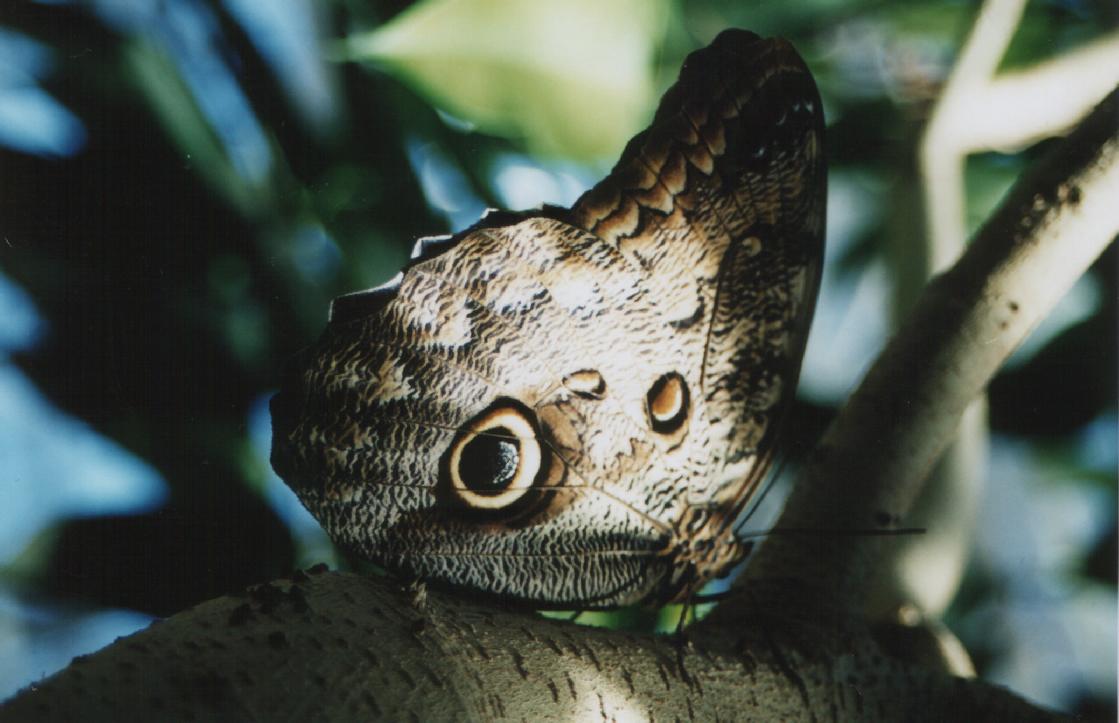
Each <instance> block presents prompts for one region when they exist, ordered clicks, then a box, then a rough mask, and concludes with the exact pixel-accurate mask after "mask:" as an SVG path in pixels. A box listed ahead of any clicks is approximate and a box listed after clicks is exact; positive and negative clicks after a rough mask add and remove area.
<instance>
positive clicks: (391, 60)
mask: <svg viewBox="0 0 1119 723" xmlns="http://www.w3.org/2000/svg"><path fill="white" fill-rule="evenodd" d="M665 16H666V6H665V3H664V2H663V0H654V1H652V2H650V1H649V0H611V1H610V2H603V1H602V0H425V1H424V2H420V3H417V4H416V5H414V6H413V7H411V8H410V9H408V10H407V11H405V12H403V13H401V14H400V15H399V16H397V17H396V18H394V19H393V20H392V21H391V22H389V23H388V24H386V25H384V26H382V27H380V28H378V29H376V30H374V31H372V32H370V33H366V34H362V35H357V36H353V37H351V38H349V41H348V44H347V48H348V53H349V55H350V57H352V58H355V59H358V60H362V61H368V62H372V63H374V64H375V65H376V66H377V67H380V68H382V69H384V70H386V71H387V72H390V73H393V74H394V75H397V76H398V77H399V78H401V79H402V80H404V81H405V82H406V83H408V84H410V85H411V86H413V87H414V88H415V89H416V90H417V91H419V92H420V93H422V94H424V95H425V96H426V97H428V98H429V99H430V100H431V101H432V102H433V103H434V104H435V105H437V106H440V107H441V108H442V109H443V110H445V111H447V112H448V113H450V114H452V115H455V116H459V117H461V118H463V119H465V120H467V121H469V122H471V123H474V124H476V125H477V127H478V128H479V129H481V130H483V131H486V132H489V133H493V134H497V135H502V136H506V137H511V138H516V139H520V140H522V141H523V142H524V143H525V144H526V145H527V146H528V147H529V148H530V149H532V150H534V151H536V152H539V153H544V154H549V155H563V156H570V157H575V158H583V159H597V158H603V157H608V156H611V155H614V154H617V153H618V152H619V151H620V150H621V148H622V146H623V145H624V144H625V141H626V140H627V139H628V138H629V137H630V136H631V135H633V133H634V132H636V131H637V130H639V129H640V127H641V126H642V125H644V123H645V122H646V121H647V120H648V115H649V112H650V109H651V107H652V102H653V100H654V92H655V91H654V88H653V62H652V61H653V54H654V50H655V48H656V46H657V45H658V43H659V41H660V38H661V36H662V34H663V28H664V19H665ZM467 28H469V30H467Z"/></svg>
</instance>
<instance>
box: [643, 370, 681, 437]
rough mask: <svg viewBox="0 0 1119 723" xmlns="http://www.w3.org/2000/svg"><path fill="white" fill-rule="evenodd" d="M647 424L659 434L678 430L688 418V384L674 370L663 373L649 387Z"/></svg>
mask: <svg viewBox="0 0 1119 723" xmlns="http://www.w3.org/2000/svg"><path fill="white" fill-rule="evenodd" d="M645 401H646V407H647V408H648V412H649V425H650V426H651V427H652V428H653V431H654V432H657V433H659V434H673V433H674V432H677V431H679V430H680V429H681V428H682V427H683V426H684V422H686V421H687V419H688V411H689V405H690V399H689V397H688V385H687V382H685V381H684V378H683V377H682V376H680V375H679V374H677V373H676V372H670V373H668V374H665V375H664V376H662V377H661V378H660V379H657V381H655V382H653V386H652V387H650V388H649V394H648V395H647V396H646V399H645Z"/></svg>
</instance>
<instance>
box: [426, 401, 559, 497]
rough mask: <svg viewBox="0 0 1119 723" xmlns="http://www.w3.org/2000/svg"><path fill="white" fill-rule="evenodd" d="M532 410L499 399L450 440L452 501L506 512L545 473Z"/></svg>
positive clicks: (447, 472) (448, 464)
mask: <svg viewBox="0 0 1119 723" xmlns="http://www.w3.org/2000/svg"><path fill="white" fill-rule="evenodd" d="M547 467H548V465H547V464H546V463H545V456H544V454H543V449H542V447H541V443H540V439H539V432H538V430H537V428H536V423H535V421H534V419H533V418H532V417H531V412H529V411H528V410H527V409H525V408H524V407H523V405H520V404H519V403H517V402H514V401H513V400H499V401H498V402H497V403H495V404H494V405H493V406H491V407H490V408H489V409H487V410H485V411H483V412H482V413H481V414H479V415H478V416H476V417H475V418H474V419H473V420H471V421H470V422H468V423H467V424H465V425H464V426H463V427H462V428H461V430H460V431H459V433H458V435H457V436H456V437H455V439H454V441H453V442H451V447H450V450H449V453H448V455H447V457H446V467H445V475H446V478H447V480H446V481H447V483H448V484H447V487H448V488H449V490H450V495H451V499H452V500H453V501H455V502H456V503H458V504H459V505H462V506H463V507H466V508H467V509H470V510H477V511H488V512H496V511H506V510H508V509H509V508H510V507H511V506H512V505H513V504H514V503H517V502H519V501H521V499H522V498H524V497H525V495H526V494H527V493H528V492H529V490H531V489H532V488H533V486H534V485H535V484H536V483H537V482H538V480H540V479H541V478H543V477H546V476H547Z"/></svg>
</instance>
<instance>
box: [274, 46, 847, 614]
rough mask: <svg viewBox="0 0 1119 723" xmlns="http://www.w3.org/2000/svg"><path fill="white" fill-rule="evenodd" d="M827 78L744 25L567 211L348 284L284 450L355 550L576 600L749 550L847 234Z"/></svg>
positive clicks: (542, 601)
mask: <svg viewBox="0 0 1119 723" xmlns="http://www.w3.org/2000/svg"><path fill="white" fill-rule="evenodd" d="M823 141H824V121H823V111H822V108H821V103H820V97H819V93H818V91H817V89H816V86H815V83H814V81H813V79H812V76H811V74H810V72H809V70H808V68H807V67H806V65H805V63H804V61H803V60H802V59H801V58H800V57H799V55H798V54H797V53H796V51H795V50H794V49H793V48H792V46H791V45H790V44H789V43H788V42H786V41H784V40H780V39H762V38H759V37H758V36H756V35H754V34H752V33H749V32H747V31H743V30H727V31H725V32H723V33H721V34H720V35H719V36H718V37H717V38H716V39H715V40H714V41H713V42H712V44H711V45H710V46H708V47H706V48H704V49H701V50H698V51H696V52H694V53H692V54H691V55H689V56H688V58H687V59H686V61H685V63H684V65H683V68H682V69H681V71H680V75H679V78H678V80H677V81H676V83H675V84H674V85H673V86H672V87H671V88H670V89H669V90H668V91H667V92H666V93H665V95H664V96H663V98H662V99H661V102H660V105H659V107H658V109H657V111H656V114H655V116H654V118H653V121H652V124H651V125H650V127H649V128H648V129H646V130H645V131H643V132H642V133H640V134H638V135H637V136H636V137H634V138H633V139H632V140H631V141H630V143H629V144H628V145H627V146H626V148H625V150H624V152H623V153H622V155H621V158H620V160H619V161H618V163H617V165H616V166H615V167H614V169H613V170H612V171H611V172H610V174H609V175H608V176H607V177H606V178H605V179H604V180H603V181H601V182H600V183H599V184H598V185H596V186H594V187H593V188H592V189H591V190H589V191H587V192H586V193H585V194H584V195H583V196H582V197H580V198H579V199H578V200H577V201H576V202H575V204H574V205H573V206H572V207H571V208H570V209H567V208H558V207H544V208H542V209H539V210H535V211H530V212H519V213H511V212H494V213H488V214H487V215H485V216H484V217H483V218H482V219H481V220H480V221H479V222H478V223H476V224H475V225H473V226H471V227H470V228H468V229H466V230H465V231H463V232H461V233H458V234H455V235H453V236H449V237H441V238H433V239H421V240H420V241H419V242H418V243H417V245H416V248H415V250H414V252H413V256H412V260H411V261H410V262H409V264H408V265H407V266H406V268H405V269H404V270H403V271H402V272H401V273H400V274H398V275H397V277H396V278H395V279H394V280H393V281H391V282H389V283H388V284H386V285H383V286H381V287H378V288H375V289H370V290H367V291H361V292H357V293H353V294H348V295H345V296H342V297H339V298H337V299H335V301H334V302H333V304H332V306H331V315H330V320H329V322H328V324H327V327H326V329H325V331H324V332H323V334H322V336H321V338H320V339H319V340H318V342H317V343H316V344H314V345H313V346H312V347H310V348H308V349H306V350H304V352H302V353H301V354H300V355H299V356H298V357H297V358H296V359H295V360H293V362H292V363H291V364H290V365H289V368H288V371H287V372H286V373H285V379H284V381H283V383H282V385H281V390H280V392H279V394H278V395H277V396H276V397H274V398H273V401H272V405H271V409H272V416H273V430H274V432H273V448H272V464H273V466H274V468H275V469H276V471H277V473H278V474H279V475H280V476H281V477H283V479H284V480H285V481H286V482H287V484H288V485H289V486H291V487H292V489H294V490H295V492H296V493H297V494H298V496H299V498H300V499H301V500H302V502H303V503H304V504H305V505H306V506H307V508H308V509H309V510H310V511H311V512H312V513H313V514H314V515H315V517H316V518H317V519H318V520H319V521H320V522H321V523H322V525H323V527H324V528H325V529H326V530H327V532H328V533H329V534H330V535H331V536H332V538H333V539H334V540H335V541H336V542H337V543H338V544H340V545H341V546H343V547H344V548H347V549H349V550H351V551H353V552H355V553H356V554H357V555H359V556H361V557H363V558H366V559H368V560H371V561H373V562H375V563H377V564H379V565H381V566H383V567H385V568H387V569H389V570H393V571H396V572H399V573H402V574H404V575H407V576H411V577H414V578H418V579H421V580H426V581H430V582H433V583H438V584H444V585H449V586H453V587H458V588H462V589H468V590H472V591H475V592H479V593H486V594H492V595H496V596H500V597H502V598H506V599H513V600H518V601H523V602H526V603H530V604H533V605H535V606H538V607H553V608H579V609H591V608H610V607H615V606H620V605H628V604H635V603H646V604H655V603H662V602H668V601H672V600H678V599H684V598H686V597H688V596H690V595H692V594H693V593H694V592H695V591H696V590H698V588H699V587H700V586H701V585H702V584H704V583H705V582H706V581H708V580H709V579H711V578H713V577H714V576H717V575H719V574H721V573H723V572H724V571H726V570H728V569H729V568H730V567H731V566H732V565H734V564H735V563H736V562H738V561H739V560H740V559H741V558H742V557H743V556H744V555H745V554H746V551H747V545H746V544H744V543H742V542H741V541H740V540H739V539H738V538H737V537H736V536H735V532H734V527H735V521H736V520H737V519H739V517H740V515H741V514H742V512H743V510H744V509H745V508H746V507H747V505H748V504H749V503H750V501H751V500H752V499H754V498H756V496H757V495H758V492H759V490H760V489H761V481H762V480H763V478H764V477H765V475H766V472H767V470H768V469H769V467H770V464H771V462H772V460H773V456H774V451H775V449H776V441H777V433H778V429H779V427H780V426H781V420H782V418H783V417H784V416H785V414H786V411H787V410H788V408H789V406H790V403H791V400H792V397H793V394H794V391H795V388H796V383H797V378H798V375H799V371H800V364H801V358H802V356H803V354H804V347H805V343H806V339H807V334H808V327H809V323H810V320H811V316H812V312H813V308H814V306H815V300H816V295H817V290H818V287H819V281H820V271H821V265H822V259H823V248H824V215H825V196H826V168H825V163H824V153H823Z"/></svg>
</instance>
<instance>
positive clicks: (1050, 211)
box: [749, 90, 1119, 604]
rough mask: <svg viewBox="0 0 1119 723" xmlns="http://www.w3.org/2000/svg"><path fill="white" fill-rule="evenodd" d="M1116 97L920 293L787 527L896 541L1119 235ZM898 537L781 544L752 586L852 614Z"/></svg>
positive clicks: (762, 562) (829, 440) (826, 443)
mask: <svg viewBox="0 0 1119 723" xmlns="http://www.w3.org/2000/svg"><path fill="white" fill-rule="evenodd" d="M1116 199H1119V90H1117V91H1113V92H1112V93H1111V94H1110V95H1109V96H1108V97H1107V98H1106V99H1105V100H1104V101H1103V102H1102V103H1101V104H1100V105H1099V106H1098V107H1097V108H1096V109H1095V110H1094V111H1093V112H1092V114H1091V115H1090V116H1089V117H1088V118H1087V119H1086V120H1085V121H1084V123H1082V124H1081V126H1080V127H1079V128H1078V129H1077V130H1076V131H1075V132H1074V133H1073V134H1071V135H1070V136H1069V137H1068V138H1066V139H1065V140H1064V141H1063V142H1062V143H1061V144H1060V145H1059V146H1058V147H1056V148H1055V149H1054V150H1053V152H1052V153H1051V154H1050V155H1049V156H1048V157H1047V158H1046V159H1045V160H1044V161H1043V162H1041V163H1039V164H1038V165H1037V166H1035V167H1034V168H1032V169H1031V170H1030V172H1028V173H1027V174H1026V175H1025V176H1024V177H1023V178H1022V179H1020V181H1019V182H1018V184H1017V185H1016V186H1015V188H1014V189H1013V190H1012V191H1011V192H1010V194H1009V195H1008V197H1007V198H1006V199H1005V200H1004V202H1003V204H1002V205H1001V206H1000V208H999V209H998V210H997V211H996V213H995V214H994V215H993V216H992V217H991V218H990V219H988V221H987V223H986V224H985V225H984V226H983V228H982V229H981V230H980V231H979V233H978V234H977V236H976V238H975V239H974V240H973V242H972V243H971V245H970V246H969V247H968V250H967V251H966V252H965V254H964V255H963V256H962V257H961V258H960V260H959V261H958V262H957V263H956V264H955V265H954V266H953V267H952V269H950V270H949V271H948V272H946V273H945V274H943V275H942V276H940V277H939V278H937V279H935V280H934V281H933V282H932V283H931V284H930V285H929V287H928V288H927V289H926V290H925V293H924V294H923V295H922V297H921V299H920V300H919V301H918V304H917V307H916V309H915V311H914V313H913V314H912V316H911V318H910V320H909V321H908V322H907V323H906V324H905V326H904V327H903V328H902V329H901V330H900V331H899V333H898V335H897V336H896V337H895V338H894V339H893V340H892V341H891V342H890V344H889V345H888V347H887V348H886V350H885V351H884V352H883V354H882V355H881V356H880V357H879V359H878V361H877V363H876V364H875V365H874V367H873V368H872V369H871V371H870V372H869V373H868V375H867V377H866V379H865V380H864V381H863V383H862V385H861V386H860V388H859V389H858V391H856V393H855V394H854V395H853V396H852V398H851V399H850V400H849V401H848V403H847V405H846V406H845V407H844V408H843V410H841V412H840V414H839V416H838V418H837V419H836V420H835V422H834V423H833V425H832V426H831V428H830V429H829V431H828V432H827V433H826V434H825V436H824V439H823V441H822V442H821V444H820V445H819V447H818V449H817V451H816V454H815V455H814V457H813V459H812V461H811V462H810V464H809V466H808V467H807V469H806V470H805V472H804V474H803V475H802V478H801V479H800V481H799V482H798V485H797V487H796V489H795V491H794V493H793V495H792V497H791V499H790V501H789V504H788V506H787V508H786V510H785V513H784V515H783V516H782V518H781V520H780V522H779V523H778V526H779V527H786V528H794V529H831V528H834V527H835V526H836V525H837V523H839V524H842V525H843V526H844V527H851V528H853V529H861V530H867V529H876V528H877V529H889V528H890V527H894V526H898V525H902V526H904V525H905V524H906V516H907V514H908V513H909V510H910V506H911V504H912V502H913V499H914V497H915V495H916V494H917V493H918V491H919V490H920V489H921V486H922V484H923V481H924V479H925V476H926V475H927V474H928V472H929V469H930V468H931V466H932V465H933V463H934V462H935V461H936V459H937V457H938V456H939V455H940V453H941V452H942V451H943V450H944V448H945V447H946V446H947V444H948V443H949V442H950V441H951V439H952V437H953V435H954V434H955V432H956V428H957V425H958V423H959V420H960V417H961V415H962V414H963V411H964V410H965V409H966V408H967V406H968V404H969V403H970V402H971V401H972V400H973V399H975V397H976V396H977V395H978V394H979V393H980V392H981V391H982V390H983V389H984V387H985V386H986V384H987V382H988V381H989V379H990V378H991V376H992V375H993V374H994V373H995V371H996V370H997V369H998V367H999V366H1000V365H1001V364H1002V362H1003V361H1004V360H1005V359H1006V357H1007V356H1008V355H1009V354H1010V353H1011V352H1012V351H1013V350H1014V348H1015V347H1016V346H1017V345H1018V344H1019V343H1020V342H1021V340H1022V339H1023V338H1024V337H1025V336H1026V334H1027V333H1028V332H1029V331H1030V330H1031V329H1032V328H1033V327H1034V326H1035V325H1036V324H1037V323H1038V322H1039V321H1040V320H1041V319H1042V318H1043V317H1044V316H1045V315H1046V314H1047V313H1048V312H1049V310H1050V309H1051V308H1052V307H1053V306H1054V305H1055V304H1056V303H1057V301H1058V300H1059V299H1060V298H1061V296H1062V295H1063V294H1064V293H1065V292H1066V291H1067V290H1068V288H1069V287H1071V286H1072V284H1073V282H1074V281H1075V280H1076V279H1077V278H1078V277H1079V276H1080V275H1081V274H1082V273H1083V272H1084V271H1085V269H1087V267H1088V266H1089V265H1090V264H1091V262H1092V261H1093V260H1094V259H1095V258H1096V257H1097V256H1098V255H1099V254H1100V253H1101V252H1102V251H1103V249H1104V248H1106V246H1107V245H1108V244H1109V243H1110V242H1111V241H1112V240H1113V239H1114V238H1115V236H1116V234H1117V233H1119V206H1117V205H1116ZM888 544H889V538H877V537H852V538H848V539H845V540H844V544H836V543H835V539H834V538H833V537H829V536H822V535H805V536H799V537H797V536H780V537H777V538H774V539H773V540H771V541H770V542H769V543H768V544H767V545H766V546H765V547H763V549H762V550H761V551H760V552H759V554H758V557H757V558H756V560H755V562H754V564H752V565H751V567H750V569H749V573H750V575H749V576H750V577H751V578H757V577H766V576H774V575H793V576H796V577H797V578H798V579H801V580H803V581H805V582H811V583H813V584H817V585H819V586H820V587H821V588H822V589H823V590H825V591H826V594H828V595H829V596H834V597H836V598H838V599H840V600H846V601H848V603H847V604H852V603H853V601H854V600H857V598H858V596H859V595H860V593H861V590H862V588H863V585H864V584H865V582H866V579H867V577H868V575H869V574H870V573H871V572H872V570H873V569H874V566H875V564H876V561H877V560H878V559H879V557H878V556H879V555H880V553H881V550H882V545H888Z"/></svg>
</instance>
